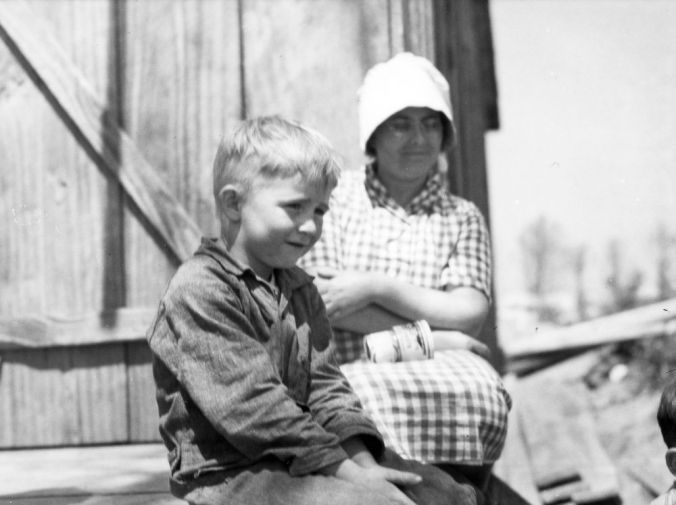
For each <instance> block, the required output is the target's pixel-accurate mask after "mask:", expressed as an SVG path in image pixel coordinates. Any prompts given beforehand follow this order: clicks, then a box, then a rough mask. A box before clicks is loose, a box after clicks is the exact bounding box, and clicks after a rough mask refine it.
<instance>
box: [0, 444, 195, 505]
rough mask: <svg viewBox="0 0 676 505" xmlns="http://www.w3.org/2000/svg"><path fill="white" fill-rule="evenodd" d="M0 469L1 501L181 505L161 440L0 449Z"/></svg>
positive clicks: (107, 504)
mask: <svg viewBox="0 0 676 505" xmlns="http://www.w3.org/2000/svg"><path fill="white" fill-rule="evenodd" d="M0 470H1V471H2V472H3V473H2V475H3V478H2V481H0V502H2V503H7V501H4V500H5V499H7V500H8V502H9V503H21V504H24V503H25V504H26V505H28V504H36V503H44V504H45V505H46V504H54V503H80V502H82V503H87V504H106V505H110V504H113V503H115V504H118V503H121V504H135V505H140V504H142V503H143V504H151V503H152V504H155V505H160V504H172V505H180V504H184V505H185V502H184V501H181V500H179V499H177V498H173V497H172V496H171V495H170V493H169V465H168V463H167V450H166V448H165V447H164V446H163V445H162V444H139V445H116V446H100V447H73V448H62V449H39V450H36V449H32V450H17V451H1V452H0ZM28 498H30V500H29V499H28ZM43 499H44V501H40V500H43ZM22 500H25V501H22ZM61 500H63V501H61Z"/></svg>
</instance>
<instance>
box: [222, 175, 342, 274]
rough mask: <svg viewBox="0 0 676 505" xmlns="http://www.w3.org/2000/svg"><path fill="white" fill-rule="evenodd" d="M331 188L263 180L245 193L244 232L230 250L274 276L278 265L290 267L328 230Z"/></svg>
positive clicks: (296, 179)
mask: <svg viewBox="0 0 676 505" xmlns="http://www.w3.org/2000/svg"><path fill="white" fill-rule="evenodd" d="M330 195H331V188H322V187H319V186H317V185H313V184H309V183H307V182H304V181H303V180H302V179H301V177H300V176H299V175H296V176H294V177H290V178H272V179H265V178H260V179H258V180H256V181H255V182H254V184H253V187H252V188H251V190H250V191H249V192H248V193H247V194H246V195H244V196H243V200H242V202H241V207H240V227H239V232H238V234H237V236H236V238H235V240H234V242H233V243H232V244H231V245H230V253H231V254H232V255H233V256H234V257H235V258H236V259H237V260H238V261H240V262H242V263H243V264H245V265H248V266H249V267H251V268H252V269H253V270H254V272H256V274H258V276H260V277H262V278H263V279H269V278H270V275H271V274H272V270H273V269H274V268H289V267H292V266H293V265H295V263H296V261H297V260H298V258H300V257H301V256H302V255H303V254H305V253H306V252H308V251H309V250H310V248H311V247H312V246H313V245H314V244H315V242H317V239H319V236H320V235H321V233H322V223H323V219H324V214H325V213H326V211H328V209H329V196H330Z"/></svg>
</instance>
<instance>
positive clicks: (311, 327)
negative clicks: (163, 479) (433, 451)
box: [148, 117, 483, 505]
mask: <svg viewBox="0 0 676 505" xmlns="http://www.w3.org/2000/svg"><path fill="white" fill-rule="evenodd" d="M213 175H214V197H215V199H216V207H217V211H218V217H219V219H220V222H221V236H220V237H219V238H218V239H203V241H202V244H201V246H200V247H199V249H198V250H197V252H196V253H195V255H194V256H193V257H192V258H191V259H189V260H188V261H186V262H185V263H184V264H183V265H182V266H181V267H180V268H179V269H178V271H177V272H176V275H175V276H174V278H173V279H172V281H171V283H170V284H169V287H168V288H167V292H166V293H165V295H164V296H163V298H162V300H161V302H160V307H159V311H158V314H157V316H156V319H155V321H154V322H153V324H152V326H151V328H150V330H149V331H148V341H149V344H150V348H151V350H152V352H153V374H154V378H155V382H156V385H157V403H158V408H159V413H160V433H161V436H162V439H163V440H164V443H165V445H166V446H167V449H168V450H169V464H170V469H171V490H172V493H173V494H174V495H176V496H178V497H181V498H183V499H185V500H187V501H188V502H190V503H194V504H213V505H216V504H219V505H221V504H222V505H225V504H237V505H249V504H250V505H264V504H280V505H281V504H284V505H288V504H294V505H306V504H307V505H310V504H325V503H326V504H329V503H330V504H331V505H352V504H361V503H364V504H369V505H381V504H382V505H385V504H390V503H397V504H406V505H412V504H413V503H419V504H422V503H425V504H433V503H454V504H455V503H457V504H465V503H466V504H475V503H483V498H482V496H481V494H480V493H479V492H477V491H476V490H475V489H474V488H473V487H472V486H471V485H469V484H467V483H462V484H459V483H458V482H456V480H454V479H453V478H451V477H450V476H448V475H446V474H444V473H443V472H440V471H438V470H437V469H435V468H434V467H431V466H427V465H421V464H417V463H414V462H409V461H404V460H402V459H401V458H398V457H397V456H395V455H394V454H393V453H391V451H386V450H384V448H383V442H382V438H381V435H380V434H379V433H378V431H377V430H376V428H375V427H374V425H373V423H372V422H371V421H370V420H369V419H368V418H367V417H365V415H364V414H363V412H362V408H361V405H360V404H359V401H358V400H357V398H356V396H355V395H354V393H353V392H352V390H351V388H350V386H349V384H348V383H347V381H346V379H345V378H344V376H343V375H342V374H341V372H340V369H339V368H338V366H337V364H336V361H335V359H334V356H333V347H332V344H331V330H330V326H329V321H328V319H327V316H326V313H325V309H324V305H323V303H322V302H321V298H320V296H319V294H318V292H317V290H316V288H315V287H314V285H313V282H312V278H311V277H310V276H309V275H307V274H305V273H304V272H303V271H302V270H300V269H299V268H297V267H295V266H294V265H295V263H296V260H298V258H299V257H300V256H302V255H303V254H305V253H306V252H307V251H308V250H309V249H310V247H312V245H313V244H314V243H315V242H316V241H317V239H318V237H319V235H320V233H321V229H322V217H323V215H324V213H326V212H327V211H328V205H329V204H328V202H329V195H330V193H331V190H332V189H333V187H334V186H335V185H336V181H337V178H338V175H339V166H338V163H337V161H336V158H335V157H334V154H333V151H332V149H331V147H330V146H329V144H328V142H327V141H326V140H325V139H324V138H323V137H321V136H320V135H319V134H317V133H315V132H312V131H310V130H308V129H306V128H304V127H302V126H300V125H298V124H295V123H291V122H288V121H286V120H283V119H281V118H279V117H267V118H259V119H254V120H250V121H246V122H244V123H243V124H242V125H241V126H240V127H239V128H237V129H236V130H235V131H234V133H233V134H232V136H231V137H229V138H227V139H225V140H224V141H223V142H221V145H220V146H219V148H218V152H217V154H216V158H215V161H214V174H213Z"/></svg>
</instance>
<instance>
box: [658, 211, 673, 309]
mask: <svg viewBox="0 0 676 505" xmlns="http://www.w3.org/2000/svg"><path fill="white" fill-rule="evenodd" d="M655 243H656V245H657V271H656V274H657V298H658V300H665V299H667V298H670V297H672V296H674V293H675V290H674V287H673V286H672V284H671V266H672V256H673V248H674V245H676V237H675V236H674V235H673V234H670V233H669V232H668V231H667V228H666V226H665V225H664V223H663V222H662V223H659V224H658V225H657V231H656V233H655Z"/></svg>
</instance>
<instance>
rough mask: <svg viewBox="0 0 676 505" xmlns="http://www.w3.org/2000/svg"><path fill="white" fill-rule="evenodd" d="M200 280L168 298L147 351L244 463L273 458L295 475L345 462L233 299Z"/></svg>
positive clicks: (217, 285) (231, 294) (337, 442)
mask: <svg viewBox="0 0 676 505" xmlns="http://www.w3.org/2000/svg"><path fill="white" fill-rule="evenodd" d="M205 282H208V281H200V282H199V283H197V282H192V283H188V284H185V283H184V285H183V286H182V289H181V291H180V295H178V296H170V297H168V298H167V299H165V304H164V307H163V309H164V314H163V317H162V318H161V322H160V323H158V325H156V328H155V331H154V332H153V336H152V337H151V338H150V345H151V348H152V350H153V352H154V353H155V354H156V355H157V357H158V358H159V359H161V360H162V361H163V362H164V363H165V365H166V366H167V367H168V368H169V370H170V371H171V372H172V373H173V374H174V375H175V376H176V378H177V379H178V381H179V382H180V383H181V385H182V386H183V387H184V388H185V390H186V391H187V393H188V395H189V396H190V399H191V400H192V401H193V402H194V403H195V404H196V405H197V407H198V408H199V409H200V411H201V412H202V413H203V415H204V416H205V417H206V418H207V419H208V421H209V422H210V424H211V425H212V426H213V428H214V429H215V430H216V431H217V432H218V433H220V434H221V435H222V436H223V437H224V438H225V439H226V440H227V441H228V442H229V443H230V444H231V445H232V446H233V447H234V448H236V449H237V450H238V451H239V452H240V453H241V454H243V455H245V456H246V457H247V458H248V459H250V460H252V461H257V460H260V459H261V458H263V457H266V456H274V457H275V458H277V459H279V460H281V461H283V462H285V463H287V464H288V465H289V472H290V473H291V474H292V475H303V474H307V473H312V472H315V471H317V470H318V469H320V468H323V467H325V466H328V465H330V464H333V463H337V462H340V461H342V460H344V459H346V458H347V454H346V453H345V451H343V449H342V448H341V446H340V439H339V437H338V436H337V435H336V434H335V433H332V432H330V431H327V430H326V429H325V428H323V427H322V426H321V425H320V424H319V423H317V422H315V420H313V418H312V416H311V415H310V413H308V412H303V410H302V409H301V407H300V406H298V405H297V404H296V402H295V401H294V400H293V399H292V398H291V397H290V396H289V395H288V394H287V389H286V387H285V386H284V385H283V384H282V382H281V380H280V378H279V376H278V375H277V373H276V371H275V367H274V366H273V364H272V362H271V360H270V358H269V356H268V353H267V352H266V350H265V348H264V347H263V346H262V345H261V344H260V343H259V342H258V341H257V340H256V339H255V338H253V337H252V335H253V331H254V330H253V327H252V326H251V324H250V322H249V320H248V318H247V317H246V316H245V314H244V312H243V310H242V306H241V302H240V301H239V299H238V298H237V295H236V293H235V292H233V290H232V289H223V287H222V286H221V285H220V284H222V283H218V282H213V281H212V282H211V284H212V285H205ZM205 292H210V293H211V294H212V295H211V296H208V297H205V296H204V293H205Z"/></svg>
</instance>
